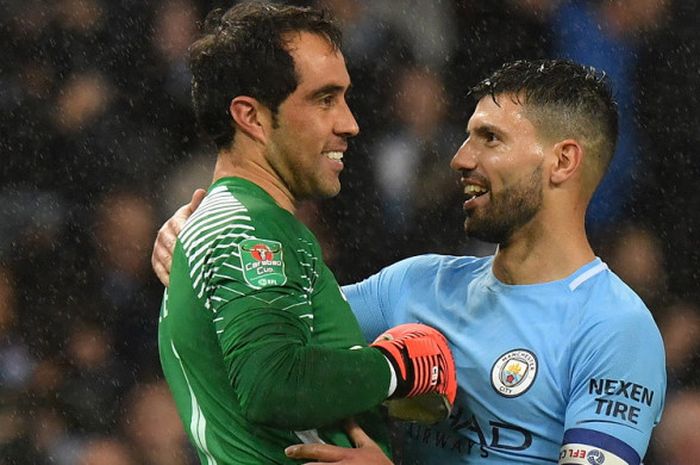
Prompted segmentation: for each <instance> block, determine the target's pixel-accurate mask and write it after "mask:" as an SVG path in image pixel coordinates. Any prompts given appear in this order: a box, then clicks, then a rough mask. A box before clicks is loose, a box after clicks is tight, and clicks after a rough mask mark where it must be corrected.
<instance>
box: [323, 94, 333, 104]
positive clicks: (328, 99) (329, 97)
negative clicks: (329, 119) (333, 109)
mask: <svg viewBox="0 0 700 465" xmlns="http://www.w3.org/2000/svg"><path fill="white" fill-rule="evenodd" d="M334 100H335V98H334V97H333V96H332V95H327V96H325V97H323V98H322V99H321V103H322V104H323V105H324V106H327V107H329V106H331V105H333V101H334Z"/></svg>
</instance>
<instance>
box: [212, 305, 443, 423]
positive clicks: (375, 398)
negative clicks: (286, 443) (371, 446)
mask: <svg viewBox="0 0 700 465" xmlns="http://www.w3.org/2000/svg"><path fill="white" fill-rule="evenodd" d="M421 326H422V325H421ZM425 328H427V327H425V326H422V328H421V329H422V331H418V332H416V331H410V330H407V331H403V332H401V334H396V335H395V336H391V337H389V338H385V339H384V340H382V342H378V344H380V345H381V347H379V348H375V347H365V348H360V349H357V350H349V349H347V350H340V349H331V348H327V347H322V346H317V345H311V344H310V343H309V341H310V338H309V336H310V334H309V330H308V327H307V326H306V325H305V324H304V323H303V322H301V321H300V320H299V319H298V318H296V317H294V316H292V315H290V314H289V313H288V312H285V311H283V310H277V309H270V308H257V309H250V310H248V311H246V312H241V314H240V315H238V316H237V317H235V318H232V319H231V320H230V323H229V325H228V328H227V331H225V332H224V333H223V334H221V336H220V341H221V345H222V349H223V351H224V359H225V362H226V366H227V368H228V370H229V376H230V379H231V380H232V384H233V386H234V389H235V391H236V394H237V396H238V399H239V401H240V403H241V408H242V411H243V413H244V415H246V417H247V418H248V419H249V420H251V421H253V422H257V423H261V424H265V425H269V426H274V427H278V428H285V429H297V430H298V429H310V428H317V427H320V426H323V425H327V424H330V423H334V422H336V421H339V420H341V419H343V418H347V417H349V416H352V415H355V414H358V413H361V412H364V411H366V410H368V409H370V408H372V407H374V406H376V405H378V404H380V403H381V402H383V401H384V400H385V399H387V398H388V397H390V396H394V397H397V396H398V397H408V396H414V395H420V394H423V393H426V392H439V393H441V394H443V395H445V396H446V398H448V399H449V402H450V404H451V403H452V402H453V401H454V392H455V391H456V381H455V373H454V362H453V361H452V355H451V354H450V353H449V349H448V348H447V345H446V343H445V342H444V338H442V336H441V335H439V333H437V332H436V331H434V330H432V329H430V330H429V331H427V332H426V331H425ZM390 332H391V330H390V331H389V332H387V333H390ZM387 339H391V340H387ZM407 339H411V340H412V341H410V342H408V343H407ZM392 380H393V382H392Z"/></svg>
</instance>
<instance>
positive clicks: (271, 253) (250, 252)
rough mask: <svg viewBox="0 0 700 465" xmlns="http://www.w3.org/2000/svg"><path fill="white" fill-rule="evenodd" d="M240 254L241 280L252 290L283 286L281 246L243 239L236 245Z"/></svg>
mask: <svg viewBox="0 0 700 465" xmlns="http://www.w3.org/2000/svg"><path fill="white" fill-rule="evenodd" d="M238 248H239V250H240V252H241V267H242V269H243V278H244V279H245V281H246V282H247V283H248V284H249V285H250V286H251V287H253V288H255V289H260V288H263V287H267V286H284V285H285V284H286V283H287V275H286V274H285V272H284V260H283V254H282V244H281V243H279V242H277V241H269V240H266V239H245V240H243V241H241V243H240V244H238Z"/></svg>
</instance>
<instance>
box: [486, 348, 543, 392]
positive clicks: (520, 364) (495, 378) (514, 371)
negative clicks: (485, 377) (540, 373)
mask: <svg viewBox="0 0 700 465" xmlns="http://www.w3.org/2000/svg"><path fill="white" fill-rule="evenodd" d="M536 375H537V357H535V354H533V353H532V352H530V351H529V350H525V349H516V350H511V351H510V352H506V353H505V354H503V355H501V356H500V357H498V360H496V363H494V364H493V368H492V369H491V385H492V386H493V388H494V389H495V390H496V391H497V392H498V393H499V394H501V395H502V396H504V397H516V396H519V395H520V394H522V393H524V392H525V391H527V390H528V389H529V388H530V386H532V383H533V382H534V381H535V376H536Z"/></svg>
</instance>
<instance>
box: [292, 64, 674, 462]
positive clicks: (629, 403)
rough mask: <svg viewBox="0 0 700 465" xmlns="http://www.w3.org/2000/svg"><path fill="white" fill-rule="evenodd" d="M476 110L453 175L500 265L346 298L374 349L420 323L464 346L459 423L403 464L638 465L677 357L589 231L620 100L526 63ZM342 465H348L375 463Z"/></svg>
mask: <svg viewBox="0 0 700 465" xmlns="http://www.w3.org/2000/svg"><path fill="white" fill-rule="evenodd" d="M473 95H474V96H475V97H476V99H477V100H478V104H477V107H476V110H475V112H474V114H473V115H472V116H471V118H470V120H469V123H468V126H467V134H468V137H467V139H466V141H465V142H464V143H463V145H462V146H461V147H460V149H459V150H458V152H457V153H456V155H455V156H454V158H453V160H452V168H453V169H455V170H457V171H459V172H460V174H461V181H462V184H463V186H464V193H465V195H466V197H467V199H466V201H465V202H464V211H465V213H466V221H465V230H466V232H467V234H468V235H470V236H472V237H476V238H478V239H482V240H485V241H488V242H493V243H497V244H498V249H497V252H496V254H495V255H494V256H491V257H486V258H474V257H447V256H438V255H427V256H420V257H415V258H411V259H408V260H404V261H402V262H399V263H397V264H395V265H393V266H390V267H388V268H386V269H384V270H383V271H381V272H380V273H379V274H377V275H375V276H372V277H371V278H369V279H367V280H365V281H363V282H361V283H359V284H356V285H353V286H347V287H345V289H344V291H345V294H346V296H347V297H348V301H349V302H350V305H351V307H352V309H353V311H354V313H355V315H356V316H357V318H358V320H359V322H360V326H361V327H362V329H363V332H364V334H365V337H366V338H367V340H372V339H373V338H374V337H375V336H376V335H377V334H379V333H381V332H382V331H384V330H385V329H386V328H389V327H391V326H394V325H397V324H400V323H406V322H416V321H417V322H423V323H426V324H429V325H431V326H433V327H435V328H438V329H439V330H440V331H442V332H443V334H445V335H446V336H447V338H448V339H449V341H450V343H451V344H452V347H453V352H454V356H455V362H456V366H457V373H458V383H459V392H458V397H457V401H456V404H455V407H456V409H455V411H454V412H453V415H452V417H451V418H450V420H449V421H446V422H443V423H441V424H438V425H436V426H433V427H424V426H418V425H412V424H407V425H404V427H403V430H404V431H403V442H404V445H403V453H402V454H401V455H402V456H403V462H402V463H403V464H425V465H429V464H435V465H438V464H441V465H442V464H453V465H456V464H484V465H487V464H488V465H496V464H503V465H505V464H557V463H558V464H562V465H565V464H566V465H569V464H577V465H578V464H581V465H600V464H606V465H613V464H614V465H623V464H624V465H638V464H639V463H640V462H641V459H642V458H643V457H644V454H645V452H646V449H647V445H648V442H649V438H650V435H651V431H652V428H653V426H654V425H655V424H656V423H657V422H658V421H659V419H660V416H661V410H662V407H663V404H664V395H665V389H666V376H665V366H664V365H665V361H664V350H663V344H662V340H661V337H660V334H659V331H658V329H657V327H656V325H655V323H654V321H653V319H652V317H651V315H650V313H649V311H648V310H647V308H646V307H645V305H644V303H643V302H642V301H641V299H640V298H639V297H638V296H637V295H636V294H635V293H634V292H633V291H632V290H631V289H630V288H629V287H627V286H626V285H625V284H624V283H623V282H622V281H621V280H620V279H619V278H618V277H617V276H615V274H614V273H612V272H611V271H610V270H608V268H607V266H606V265H605V263H603V262H602V261H601V260H600V259H599V258H596V256H595V254H594V252H593V251H592V249H591V247H590V245H589V242H588V240H587V238H586V233H585V227H584V216H585V212H586V207H587V205H588V202H589V200H590V198H591V196H592V194H593V192H594V190H595V188H596V186H597V185H598V183H599V182H600V180H601V178H602V177H603V175H604V173H605V171H606V168H607V165H608V163H609V161H610V158H611V157H612V153H613V150H614V145H615V140H616V134H617V114H616V109H615V104H614V102H613V99H612V97H611V91H610V88H609V86H608V84H607V83H606V81H605V79H604V77H602V76H601V75H600V74H599V73H597V72H595V70H593V69H589V68H585V67H582V66H579V65H576V64H573V63H570V62H565V61H537V62H526V61H520V62H515V63H511V64H508V65H506V66H504V67H503V68H502V69H501V70H499V71H497V72H496V73H495V74H493V75H492V76H490V77H489V78H488V79H486V80H484V81H483V82H482V83H481V84H479V85H477V86H476V87H475V88H474V89H473ZM338 452H339V451H338V450H337V449H335V448H331V447H326V446H302V447H300V449H298V450H297V451H296V452H295V453H296V454H299V455H300V456H301V455H304V456H308V457H311V458H316V459H317V460H320V461H324V460H327V458H328V457H330V456H331V455H333V454H336V456H337V455H338ZM342 452H343V455H342V458H341V460H336V461H335V462H334V463H339V464H345V465H350V464H353V463H361V462H360V461H359V460H357V455H356V454H359V453H362V452H366V451H362V450H360V449H355V450H349V451H348V450H346V451H342ZM378 458H381V457H378ZM362 463H364V464H370V463H377V464H381V463H385V462H382V461H381V460H377V461H376V462H373V461H370V460H368V459H367V458H363V459H362Z"/></svg>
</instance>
